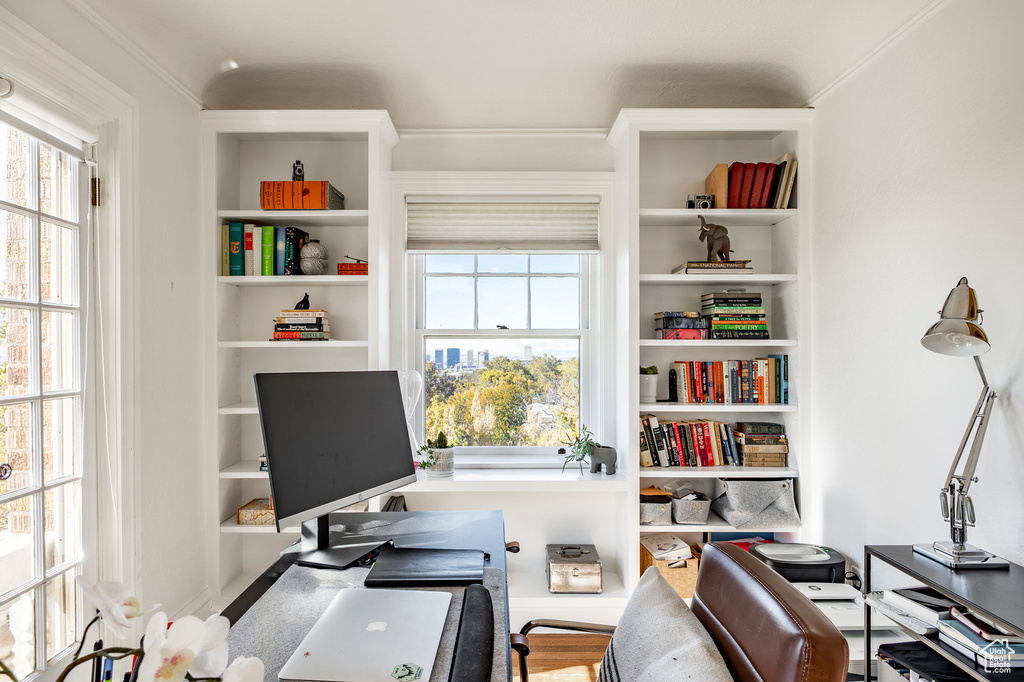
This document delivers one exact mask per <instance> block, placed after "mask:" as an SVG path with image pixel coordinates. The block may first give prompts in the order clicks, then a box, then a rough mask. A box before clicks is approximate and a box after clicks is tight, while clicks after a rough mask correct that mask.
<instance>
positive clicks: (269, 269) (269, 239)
mask: <svg viewBox="0 0 1024 682" xmlns="http://www.w3.org/2000/svg"><path fill="white" fill-rule="evenodd" d="M274 241H275V237H274V228H273V227H270V226H264V227H263V260H262V263H263V274H264V276H270V275H273V274H274V246H275V244H274Z"/></svg>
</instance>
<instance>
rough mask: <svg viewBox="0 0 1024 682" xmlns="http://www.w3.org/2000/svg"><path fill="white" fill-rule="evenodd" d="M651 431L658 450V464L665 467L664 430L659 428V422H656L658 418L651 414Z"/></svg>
mask: <svg viewBox="0 0 1024 682" xmlns="http://www.w3.org/2000/svg"><path fill="white" fill-rule="evenodd" d="M650 419H651V431H653V432H654V444H655V445H656V446H657V450H658V466H662V467H667V466H668V465H669V463H668V448H667V447H666V445H665V430H664V429H662V428H661V424H660V423H658V418H657V417H655V416H653V415H651V418H650Z"/></svg>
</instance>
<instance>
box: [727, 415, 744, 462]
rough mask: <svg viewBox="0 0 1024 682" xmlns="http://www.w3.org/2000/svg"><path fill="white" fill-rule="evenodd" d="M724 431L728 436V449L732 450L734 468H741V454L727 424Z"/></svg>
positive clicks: (734, 435) (733, 434) (734, 436)
mask: <svg viewBox="0 0 1024 682" xmlns="http://www.w3.org/2000/svg"><path fill="white" fill-rule="evenodd" d="M725 430H726V434H727V435H728V436H729V447H730V448H731V449H732V453H733V457H735V458H736V466H743V453H741V452H740V450H739V448H738V447H737V445H736V434H735V433H734V432H733V430H732V427H731V426H729V425H728V424H726V425H725Z"/></svg>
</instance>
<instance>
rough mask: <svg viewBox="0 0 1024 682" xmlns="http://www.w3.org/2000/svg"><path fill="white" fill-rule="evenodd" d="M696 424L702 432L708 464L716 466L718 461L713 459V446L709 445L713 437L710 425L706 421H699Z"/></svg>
mask: <svg viewBox="0 0 1024 682" xmlns="http://www.w3.org/2000/svg"><path fill="white" fill-rule="evenodd" d="M698 426H700V427H701V430H702V431H703V432H704V447H706V448H707V451H708V455H707V457H708V466H718V462H716V461H715V450H714V446H713V445H711V439H712V438H714V435H712V433H711V426H710V425H709V424H708V423H707V422H701V423H700V424H698Z"/></svg>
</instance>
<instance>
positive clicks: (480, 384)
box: [413, 252, 590, 454]
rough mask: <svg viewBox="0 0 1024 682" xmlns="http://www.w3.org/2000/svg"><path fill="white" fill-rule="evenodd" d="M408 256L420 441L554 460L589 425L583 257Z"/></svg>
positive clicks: (585, 258)
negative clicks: (413, 288)
mask: <svg viewBox="0 0 1024 682" xmlns="http://www.w3.org/2000/svg"><path fill="white" fill-rule="evenodd" d="M413 258H415V259H416V281H417V282H418V287H417V301H418V305H417V325H416V327H417V337H418V338H417V346H418V348H419V353H418V355H419V361H420V362H419V364H420V367H419V369H420V370H421V371H422V372H423V375H424V384H425V386H424V406H425V416H424V421H425V432H426V434H427V435H428V436H429V437H430V438H433V437H434V436H436V434H437V432H438V431H444V433H445V435H446V436H447V437H448V440H449V442H451V443H453V444H454V445H455V446H470V447H481V448H491V449H493V448H506V449H505V450H502V451H503V452H509V450H507V448H520V449H522V448H526V449H527V450H523V451H524V452H549V453H552V454H553V453H554V451H555V450H554V448H556V447H558V446H560V445H562V444H564V443H565V442H566V434H575V433H576V432H577V431H578V428H579V424H580V423H581V421H582V422H586V418H587V409H588V402H589V401H588V400H587V398H586V395H587V392H586V386H584V385H581V378H582V380H583V381H584V382H585V381H586V376H587V372H586V371H585V369H586V365H587V360H588V350H589V347H590V343H589V330H588V327H589V293H588V292H589V278H588V271H589V257H588V256H581V255H579V254H557V253H554V254H551V253H545V254H532V255H531V254H502V253H493V252H492V253H479V254H427V255H417V256H413ZM536 448H543V450H536Z"/></svg>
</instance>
